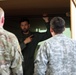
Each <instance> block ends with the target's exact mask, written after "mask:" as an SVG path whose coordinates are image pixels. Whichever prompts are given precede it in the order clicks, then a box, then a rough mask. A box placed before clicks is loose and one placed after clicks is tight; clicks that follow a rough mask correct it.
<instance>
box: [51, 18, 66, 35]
mask: <svg viewBox="0 0 76 75" xmlns="http://www.w3.org/2000/svg"><path fill="white" fill-rule="evenodd" d="M64 29H65V21H64V19H63V18H61V17H54V18H53V19H52V20H51V21H50V32H51V33H52V32H54V33H55V34H60V33H62V32H63V31H64Z"/></svg>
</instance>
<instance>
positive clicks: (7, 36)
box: [0, 28, 23, 75]
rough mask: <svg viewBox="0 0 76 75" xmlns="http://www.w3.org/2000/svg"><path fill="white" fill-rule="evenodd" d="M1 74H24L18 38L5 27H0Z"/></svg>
mask: <svg viewBox="0 0 76 75" xmlns="http://www.w3.org/2000/svg"><path fill="white" fill-rule="evenodd" d="M0 75H23V70H22V54H21V49H20V46H19V43H18V40H17V38H16V36H15V35H14V34H12V33H10V32H8V31H6V30H4V29H3V28H0Z"/></svg>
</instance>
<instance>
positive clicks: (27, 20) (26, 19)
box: [20, 17, 30, 24]
mask: <svg viewBox="0 0 76 75" xmlns="http://www.w3.org/2000/svg"><path fill="white" fill-rule="evenodd" d="M24 21H26V22H28V24H30V22H29V19H28V18H26V17H23V18H21V20H20V23H21V22H24Z"/></svg>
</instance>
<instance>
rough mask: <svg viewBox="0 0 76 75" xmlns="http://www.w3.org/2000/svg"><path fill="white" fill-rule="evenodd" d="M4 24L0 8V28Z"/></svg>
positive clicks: (2, 11)
mask: <svg viewBox="0 0 76 75" xmlns="http://www.w3.org/2000/svg"><path fill="white" fill-rule="evenodd" d="M3 24H4V10H3V9H2V8H1V7H0V27H3Z"/></svg>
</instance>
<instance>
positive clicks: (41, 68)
mask: <svg viewBox="0 0 76 75" xmlns="http://www.w3.org/2000/svg"><path fill="white" fill-rule="evenodd" d="M47 63H48V57H47V46H46V45H45V44H44V45H41V46H40V48H39V50H38V53H37V56H36V60H35V64H34V65H35V69H34V75H45V73H46V70H47Z"/></svg>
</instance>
